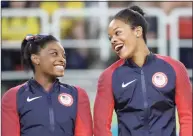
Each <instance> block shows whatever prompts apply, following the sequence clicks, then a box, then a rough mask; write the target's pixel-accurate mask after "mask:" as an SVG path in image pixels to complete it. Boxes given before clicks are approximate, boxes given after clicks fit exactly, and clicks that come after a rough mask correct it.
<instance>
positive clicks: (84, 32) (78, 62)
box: [1, 1, 193, 71]
mask: <svg viewBox="0 0 193 136" xmlns="http://www.w3.org/2000/svg"><path fill="white" fill-rule="evenodd" d="M98 4H99V3H98V2H70V1H68V2H57V1H56V2H53V1H52V2H44V1H21V2H18V1H17V2H16V1H2V2H1V6H2V8H7V9H14V8H41V9H44V10H46V11H47V12H48V13H49V15H50V21H51V15H52V14H53V12H54V11H55V10H56V9H58V8H85V7H96V6H97V5H98ZM131 4H136V5H139V6H142V7H160V8H162V9H163V10H164V11H165V13H166V14H170V12H171V11H172V10H173V9H175V8H177V7H192V3H191V2H135V1H133V2H132V1H131V2H124V1H123V2H108V7H109V8H118V7H119V8H126V7H128V6H129V5H131ZM147 20H148V22H149V23H150V25H149V30H148V38H149V39H155V38H157V19H156V18H155V17H151V18H147ZM180 23H182V27H180V30H181V31H183V32H184V33H183V32H182V35H180V38H182V39H183V38H184V39H187V38H190V39H191V37H192V33H191V32H192V31H191V32H190V31H189V30H191V28H188V27H187V24H188V25H189V26H192V18H191V19H190V18H184V19H183V20H182V21H181V22H180ZM88 24H89V25H88ZM97 26H98V24H97V19H96V18H90V19H83V18H62V19H61V23H60V30H61V34H60V36H61V39H78V40H82V39H94V38H97V37H98V33H99V30H98V29H97ZM40 29H41V26H40V20H39V19H38V18H36V17H27V18H18V17H17V18H16V17H11V18H5V17H3V18H2V40H9V41H11V40H13V41H15V40H19V41H22V39H23V38H24V37H25V35H26V34H29V33H30V34H37V33H39V32H40ZM186 29H188V31H187V30H186ZM168 40H169V39H168ZM75 44H78V43H75ZM155 51H156V50H155ZM96 52H97V51H96V49H88V48H78V49H66V53H67V69H88V68H97V67H98V68H100V67H102V68H104V67H107V66H108V65H110V64H111V63H112V62H113V61H115V60H116V59H117V57H116V56H115V55H114V54H113V53H112V57H110V59H109V60H108V61H107V62H103V63H102V65H101V62H100V60H98V57H97V53H96ZM182 54H186V55H187V54H188V50H187V49H186V50H185V51H183V50H182ZM189 54H190V56H191V55H192V51H191V52H190V53H189ZM18 56H19V51H18V50H2V71H8V70H22V67H21V63H20V57H18ZM182 60H183V61H184V63H185V65H186V66H188V67H193V64H192V61H190V60H187V59H186V58H183V55H182Z"/></svg>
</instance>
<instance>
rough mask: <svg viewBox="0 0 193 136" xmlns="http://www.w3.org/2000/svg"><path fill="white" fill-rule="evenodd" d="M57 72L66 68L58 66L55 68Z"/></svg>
mask: <svg viewBox="0 0 193 136" xmlns="http://www.w3.org/2000/svg"><path fill="white" fill-rule="evenodd" d="M54 67H55V68H56V69H57V70H64V66H61V65H57V66H54Z"/></svg>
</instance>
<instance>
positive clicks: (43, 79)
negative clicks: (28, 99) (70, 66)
mask: <svg viewBox="0 0 193 136" xmlns="http://www.w3.org/2000/svg"><path fill="white" fill-rule="evenodd" d="M34 79H35V80H36V81H37V82H38V83H39V84H40V85H41V86H42V87H43V88H44V90H45V91H49V90H50V88H51V87H52V85H53V83H54V82H55V80H56V78H51V77H49V76H46V75H42V74H40V72H35V75H34Z"/></svg>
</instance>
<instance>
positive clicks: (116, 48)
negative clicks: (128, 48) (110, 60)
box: [115, 44, 123, 51]
mask: <svg viewBox="0 0 193 136" xmlns="http://www.w3.org/2000/svg"><path fill="white" fill-rule="evenodd" d="M122 46H123V44H119V45H117V46H115V50H116V51H117V50H118V48H119V47H122Z"/></svg>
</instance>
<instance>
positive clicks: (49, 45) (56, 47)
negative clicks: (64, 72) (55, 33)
mask: <svg viewBox="0 0 193 136" xmlns="http://www.w3.org/2000/svg"><path fill="white" fill-rule="evenodd" d="M45 49H47V50H51V49H53V50H57V51H64V48H63V46H62V45H61V44H60V43H59V42H57V41H52V42H49V43H47V44H46V46H45Z"/></svg>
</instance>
